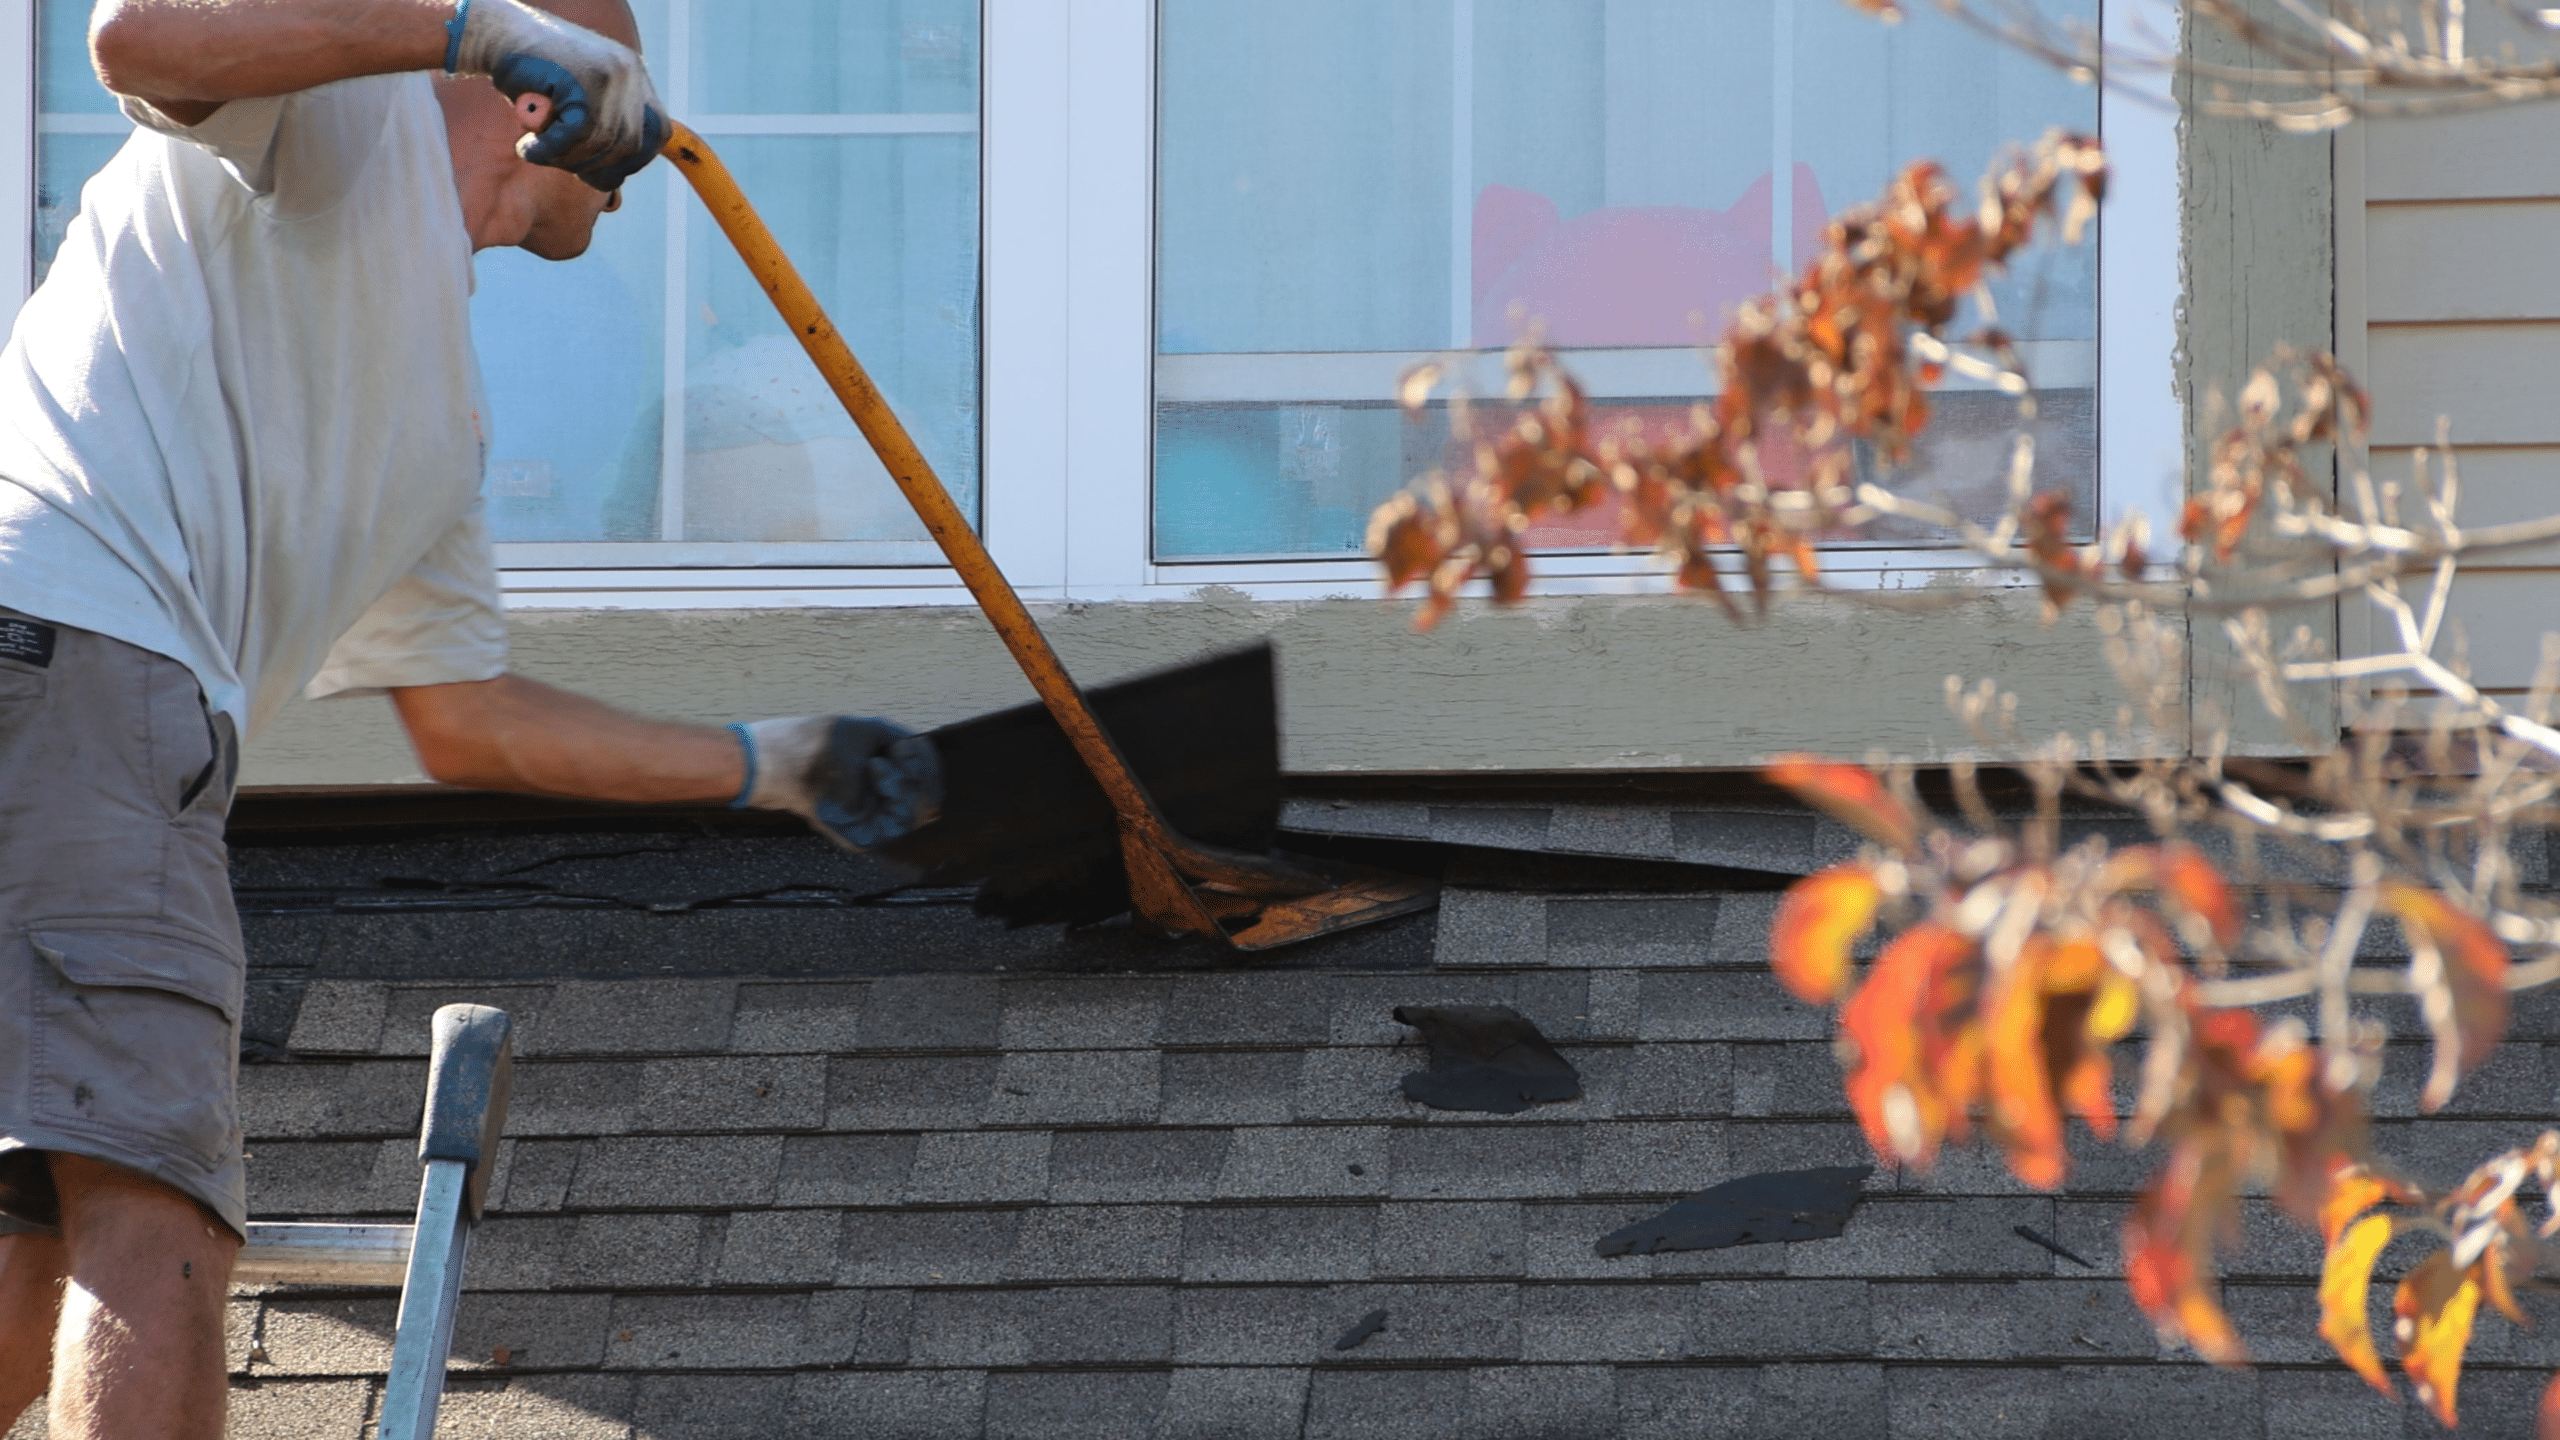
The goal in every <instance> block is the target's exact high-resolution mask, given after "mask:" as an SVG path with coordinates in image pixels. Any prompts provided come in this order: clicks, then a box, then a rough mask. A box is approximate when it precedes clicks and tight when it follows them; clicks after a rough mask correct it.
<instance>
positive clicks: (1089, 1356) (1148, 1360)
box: [1031, 1285, 1173, 1365]
mask: <svg viewBox="0 0 2560 1440" xmlns="http://www.w3.org/2000/svg"><path fill="white" fill-rule="evenodd" d="M1033 1293H1035V1294H1036V1295H1037V1296H1038V1297H1039V1304H1038V1306H1037V1307H1036V1308H1035V1309H1034V1311H1033V1314H1032V1320H1031V1363H1032V1364H1034V1365H1147V1364H1157V1365H1160V1364H1163V1363H1164V1362H1165V1361H1166V1360H1168V1359H1170V1358H1172V1354H1173V1338H1172V1337H1173V1292H1172V1291H1171V1290H1167V1289H1164V1288H1161V1287H1159V1286H1153V1285H1103V1286H1062V1287H1060V1288H1058V1289H1055V1290H1042V1291H1036V1292H1033Z"/></svg>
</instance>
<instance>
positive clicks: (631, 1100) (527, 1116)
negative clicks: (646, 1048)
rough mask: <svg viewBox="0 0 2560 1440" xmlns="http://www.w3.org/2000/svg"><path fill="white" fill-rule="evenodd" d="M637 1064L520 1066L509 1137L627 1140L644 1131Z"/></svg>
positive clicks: (510, 1110) (595, 1062) (510, 1106)
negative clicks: (619, 1137) (622, 1137)
mask: <svg viewBox="0 0 2560 1440" xmlns="http://www.w3.org/2000/svg"><path fill="white" fill-rule="evenodd" d="M641 1068H642V1067H641V1062H640V1061H637V1060H576V1061H569V1062H566V1063H532V1064H524V1065H518V1066H517V1067H516V1072H515V1089H514V1091H513V1092H512V1093H511V1094H510V1095H509V1096H508V1100H507V1133H508V1134H510V1135H517V1136H525V1135H622V1134H627V1133H629V1132H630V1131H633V1130H636V1129H639V1128H641V1126H640V1123H639V1121H640V1073H641Z"/></svg>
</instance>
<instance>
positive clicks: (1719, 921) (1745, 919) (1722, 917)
mask: <svg viewBox="0 0 2560 1440" xmlns="http://www.w3.org/2000/svg"><path fill="white" fill-rule="evenodd" d="M1719 898H1720V899H1721V901H1722V903H1721V904H1719V905H1718V906H1717V907H1716V936H1715V941H1714V947H1715V957H1716V963H1717V964H1719V965H1765V964H1767V963H1768V960H1769V931H1770V929H1771V928H1772V927H1774V926H1775V925H1776V924H1777V923H1778V901H1779V900H1780V898H1781V897H1780V896H1779V895H1777V894H1776V893H1774V892H1765V893H1764V892H1751V891H1745V892H1743V893H1740V894H1734V895H1725V896H1722V897H1719ZM1875 943H1876V942H1875V939H1874V937H1873V936H1870V937H1868V938H1867V939H1866V940H1865V941H1863V942H1860V943H1859V944H1858V945H1856V946H1853V947H1852V948H1851V950H1850V953H1851V954H1853V955H1860V956H1865V955H1872V954H1874V953H1875V949H1874V947H1875Z"/></svg>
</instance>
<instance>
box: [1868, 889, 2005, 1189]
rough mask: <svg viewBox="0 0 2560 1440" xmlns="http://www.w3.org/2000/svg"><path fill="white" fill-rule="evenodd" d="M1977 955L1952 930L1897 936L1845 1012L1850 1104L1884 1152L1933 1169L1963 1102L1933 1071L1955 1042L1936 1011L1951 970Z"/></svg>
mask: <svg viewBox="0 0 2560 1440" xmlns="http://www.w3.org/2000/svg"><path fill="white" fill-rule="evenodd" d="M1972 953H1973V942H1971V941H1969V940H1967V939H1965V938H1964V937H1963V936H1961V935H1958V934H1957V933H1955V932H1954V931H1952V930H1949V929H1947V928H1946V927H1945V926H1942V925H1937V924H1922V925H1915V926H1913V927H1911V928H1910V929H1908V930H1905V931H1904V932H1902V933H1901V934H1900V935H1898V936H1895V937H1894V940H1893V943H1892V944H1890V945H1887V946H1885V948H1884V953H1883V954H1881V955H1879V956H1877V957H1876V963H1875V964H1874V965H1872V966H1870V967H1868V970H1867V979H1866V983H1865V984H1863V985H1861V986H1859V987H1858V991H1857V993H1856V994H1854V995H1852V996H1850V997H1849V1003H1848V1004H1847V1005H1845V1006H1843V1007H1841V1011H1840V1035H1841V1039H1842V1041H1843V1042H1844V1048H1845V1050H1846V1051H1847V1053H1848V1056H1849V1075H1848V1079H1847V1085H1846V1088H1847V1091H1848V1098H1849V1106H1850V1108H1851V1109H1852V1110H1854V1111H1855V1112H1856V1113H1857V1116H1858V1123H1859V1125H1860V1126H1861V1127H1862V1128H1863V1129H1864V1130H1865V1131H1866V1135H1867V1143H1868V1144H1869V1145H1871V1146H1873V1147H1874V1148H1875V1152H1876V1154H1878V1155H1879V1156H1882V1157H1884V1158H1887V1159H1890V1160H1896V1161H1900V1162H1901V1163H1904V1164H1909V1165H1918V1166H1924V1167H1925V1166H1926V1165H1928V1164H1929V1163H1930V1161H1931V1160H1933V1159H1935V1158H1936V1155H1937V1149H1938V1142H1939V1140H1940V1139H1941V1138H1942V1137H1943V1136H1945V1134H1946V1133H1947V1129H1948V1126H1949V1123H1950V1119H1951V1111H1952V1112H1953V1118H1954V1119H1955V1120H1956V1122H1957V1123H1959V1124H1960V1123H1961V1103H1962V1102H1958V1103H1957V1104H1956V1105H1954V1106H1951V1105H1950V1104H1949V1101H1948V1097H1947V1096H1946V1095H1945V1094H1943V1093H1942V1091H1941V1089H1940V1087H1939V1085H1938V1084H1937V1083H1936V1078H1935V1076H1934V1075H1933V1073H1932V1067H1931V1065H1930V1064H1929V1063H1924V1062H1931V1061H1939V1062H1942V1061H1943V1058H1944V1054H1945V1050H1946V1047H1947V1043H1948V1042H1947V1039H1946V1037H1945V1036H1944V1034H1943V1033H1942V1032H1941V1029H1940V1027H1939V1026H1938V1025H1937V1024H1936V1023H1935V1016H1934V1015H1933V1014H1932V1013H1931V1012H1932V1008H1933V1003H1934V1002H1933V998H1932V997H1933V996H1934V995H1935V994H1937V993H1938V992H1939V990H1940V989H1941V983H1940V982H1941V977H1942V975H1943V973H1944V972H1945V971H1947V970H1948V969H1950V968H1952V967H1953V966H1955V965H1958V964H1961V963H1962V962H1963V961H1964V960H1965V959H1967V958H1969V957H1970V956H1971V955H1972Z"/></svg>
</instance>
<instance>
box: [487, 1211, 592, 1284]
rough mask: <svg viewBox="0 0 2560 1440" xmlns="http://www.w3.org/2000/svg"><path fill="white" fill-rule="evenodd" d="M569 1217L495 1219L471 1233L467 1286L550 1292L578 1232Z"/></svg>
mask: <svg viewBox="0 0 2560 1440" xmlns="http://www.w3.org/2000/svg"><path fill="white" fill-rule="evenodd" d="M577 1228H578V1222H577V1221H576V1220H574V1219H572V1218H571V1217H569V1216H566V1215H541V1216H515V1215H496V1214H493V1215H490V1216H488V1217H486V1218H484V1219H483V1220H482V1221H481V1222H480V1223H479V1224H478V1225H476V1226H474V1227H472V1231H471V1259H470V1264H469V1266H468V1268H467V1269H466V1270H465V1271H464V1274H463V1283H464V1284H466V1285H468V1286H470V1287H471V1288H472V1289H474V1290H545V1289H548V1288H550V1286H551V1283H552V1281H553V1279H554V1278H555V1277H556V1276H557V1275H558V1273H559V1270H560V1257H561V1255H562V1254H564V1253H565V1252H566V1251H567V1249H568V1247H569V1240H570V1237H572V1236H573V1235H575V1234H576V1233H577Z"/></svg>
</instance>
